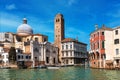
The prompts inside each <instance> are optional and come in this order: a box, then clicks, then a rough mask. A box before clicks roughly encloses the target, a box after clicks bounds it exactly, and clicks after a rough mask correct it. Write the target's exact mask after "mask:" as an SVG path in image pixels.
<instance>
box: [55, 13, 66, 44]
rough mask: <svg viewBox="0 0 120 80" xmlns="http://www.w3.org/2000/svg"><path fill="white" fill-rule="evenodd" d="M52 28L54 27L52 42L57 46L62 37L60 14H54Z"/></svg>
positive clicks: (62, 26) (62, 29) (62, 25)
mask: <svg viewBox="0 0 120 80" xmlns="http://www.w3.org/2000/svg"><path fill="white" fill-rule="evenodd" d="M54 28H55V36H54V42H55V45H57V46H59V44H60V43H61V41H62V40H63V39H64V18H63V15H62V14H57V15H56V17H55V19H54Z"/></svg>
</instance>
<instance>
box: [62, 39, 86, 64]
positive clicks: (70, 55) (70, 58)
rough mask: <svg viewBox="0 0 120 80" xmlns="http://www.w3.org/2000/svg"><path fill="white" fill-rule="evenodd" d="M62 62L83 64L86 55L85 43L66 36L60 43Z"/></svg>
mask: <svg viewBox="0 0 120 80" xmlns="http://www.w3.org/2000/svg"><path fill="white" fill-rule="evenodd" d="M61 51H62V64H63V65H74V64H84V63H85V60H86V59H87V58H88V56H87V44H85V43H82V42H79V41H77V40H75V39H71V38H66V39H64V40H63V41H62V43H61Z"/></svg>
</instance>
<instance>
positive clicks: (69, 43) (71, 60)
mask: <svg viewBox="0 0 120 80" xmlns="http://www.w3.org/2000/svg"><path fill="white" fill-rule="evenodd" d="M54 32H55V34H54V35H55V36H54V45H55V46H56V47H58V48H59V56H58V57H59V62H60V63H61V64H68V65H74V64H80V63H82V62H84V61H85V58H86V54H87V44H85V43H82V42H79V41H77V40H75V39H71V38H70V39H69V38H65V34H64V32H65V29H64V17H63V15H62V14H57V15H56V16H55V19H54ZM63 47H64V49H63ZM67 47H68V49H67ZM70 47H72V48H70ZM76 47H77V48H76Z"/></svg>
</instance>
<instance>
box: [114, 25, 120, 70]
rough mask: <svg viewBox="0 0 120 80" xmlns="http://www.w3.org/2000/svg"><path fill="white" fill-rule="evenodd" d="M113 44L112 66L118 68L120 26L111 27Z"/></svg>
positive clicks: (119, 58) (119, 64)
mask: <svg viewBox="0 0 120 80" xmlns="http://www.w3.org/2000/svg"><path fill="white" fill-rule="evenodd" d="M113 44H114V46H113V53H114V57H113V59H114V67H119V68H120V27H116V28H114V29H113Z"/></svg>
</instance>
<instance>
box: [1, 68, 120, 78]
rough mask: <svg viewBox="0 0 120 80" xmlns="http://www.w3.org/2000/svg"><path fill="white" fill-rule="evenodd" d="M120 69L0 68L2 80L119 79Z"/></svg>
mask: <svg viewBox="0 0 120 80" xmlns="http://www.w3.org/2000/svg"><path fill="white" fill-rule="evenodd" d="M119 74H120V71H116V70H98V69H89V68H87V69H85V68H82V67H64V68H61V69H58V70H48V69H19V70H14V69H0V80H119V79H120V76H119Z"/></svg>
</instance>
